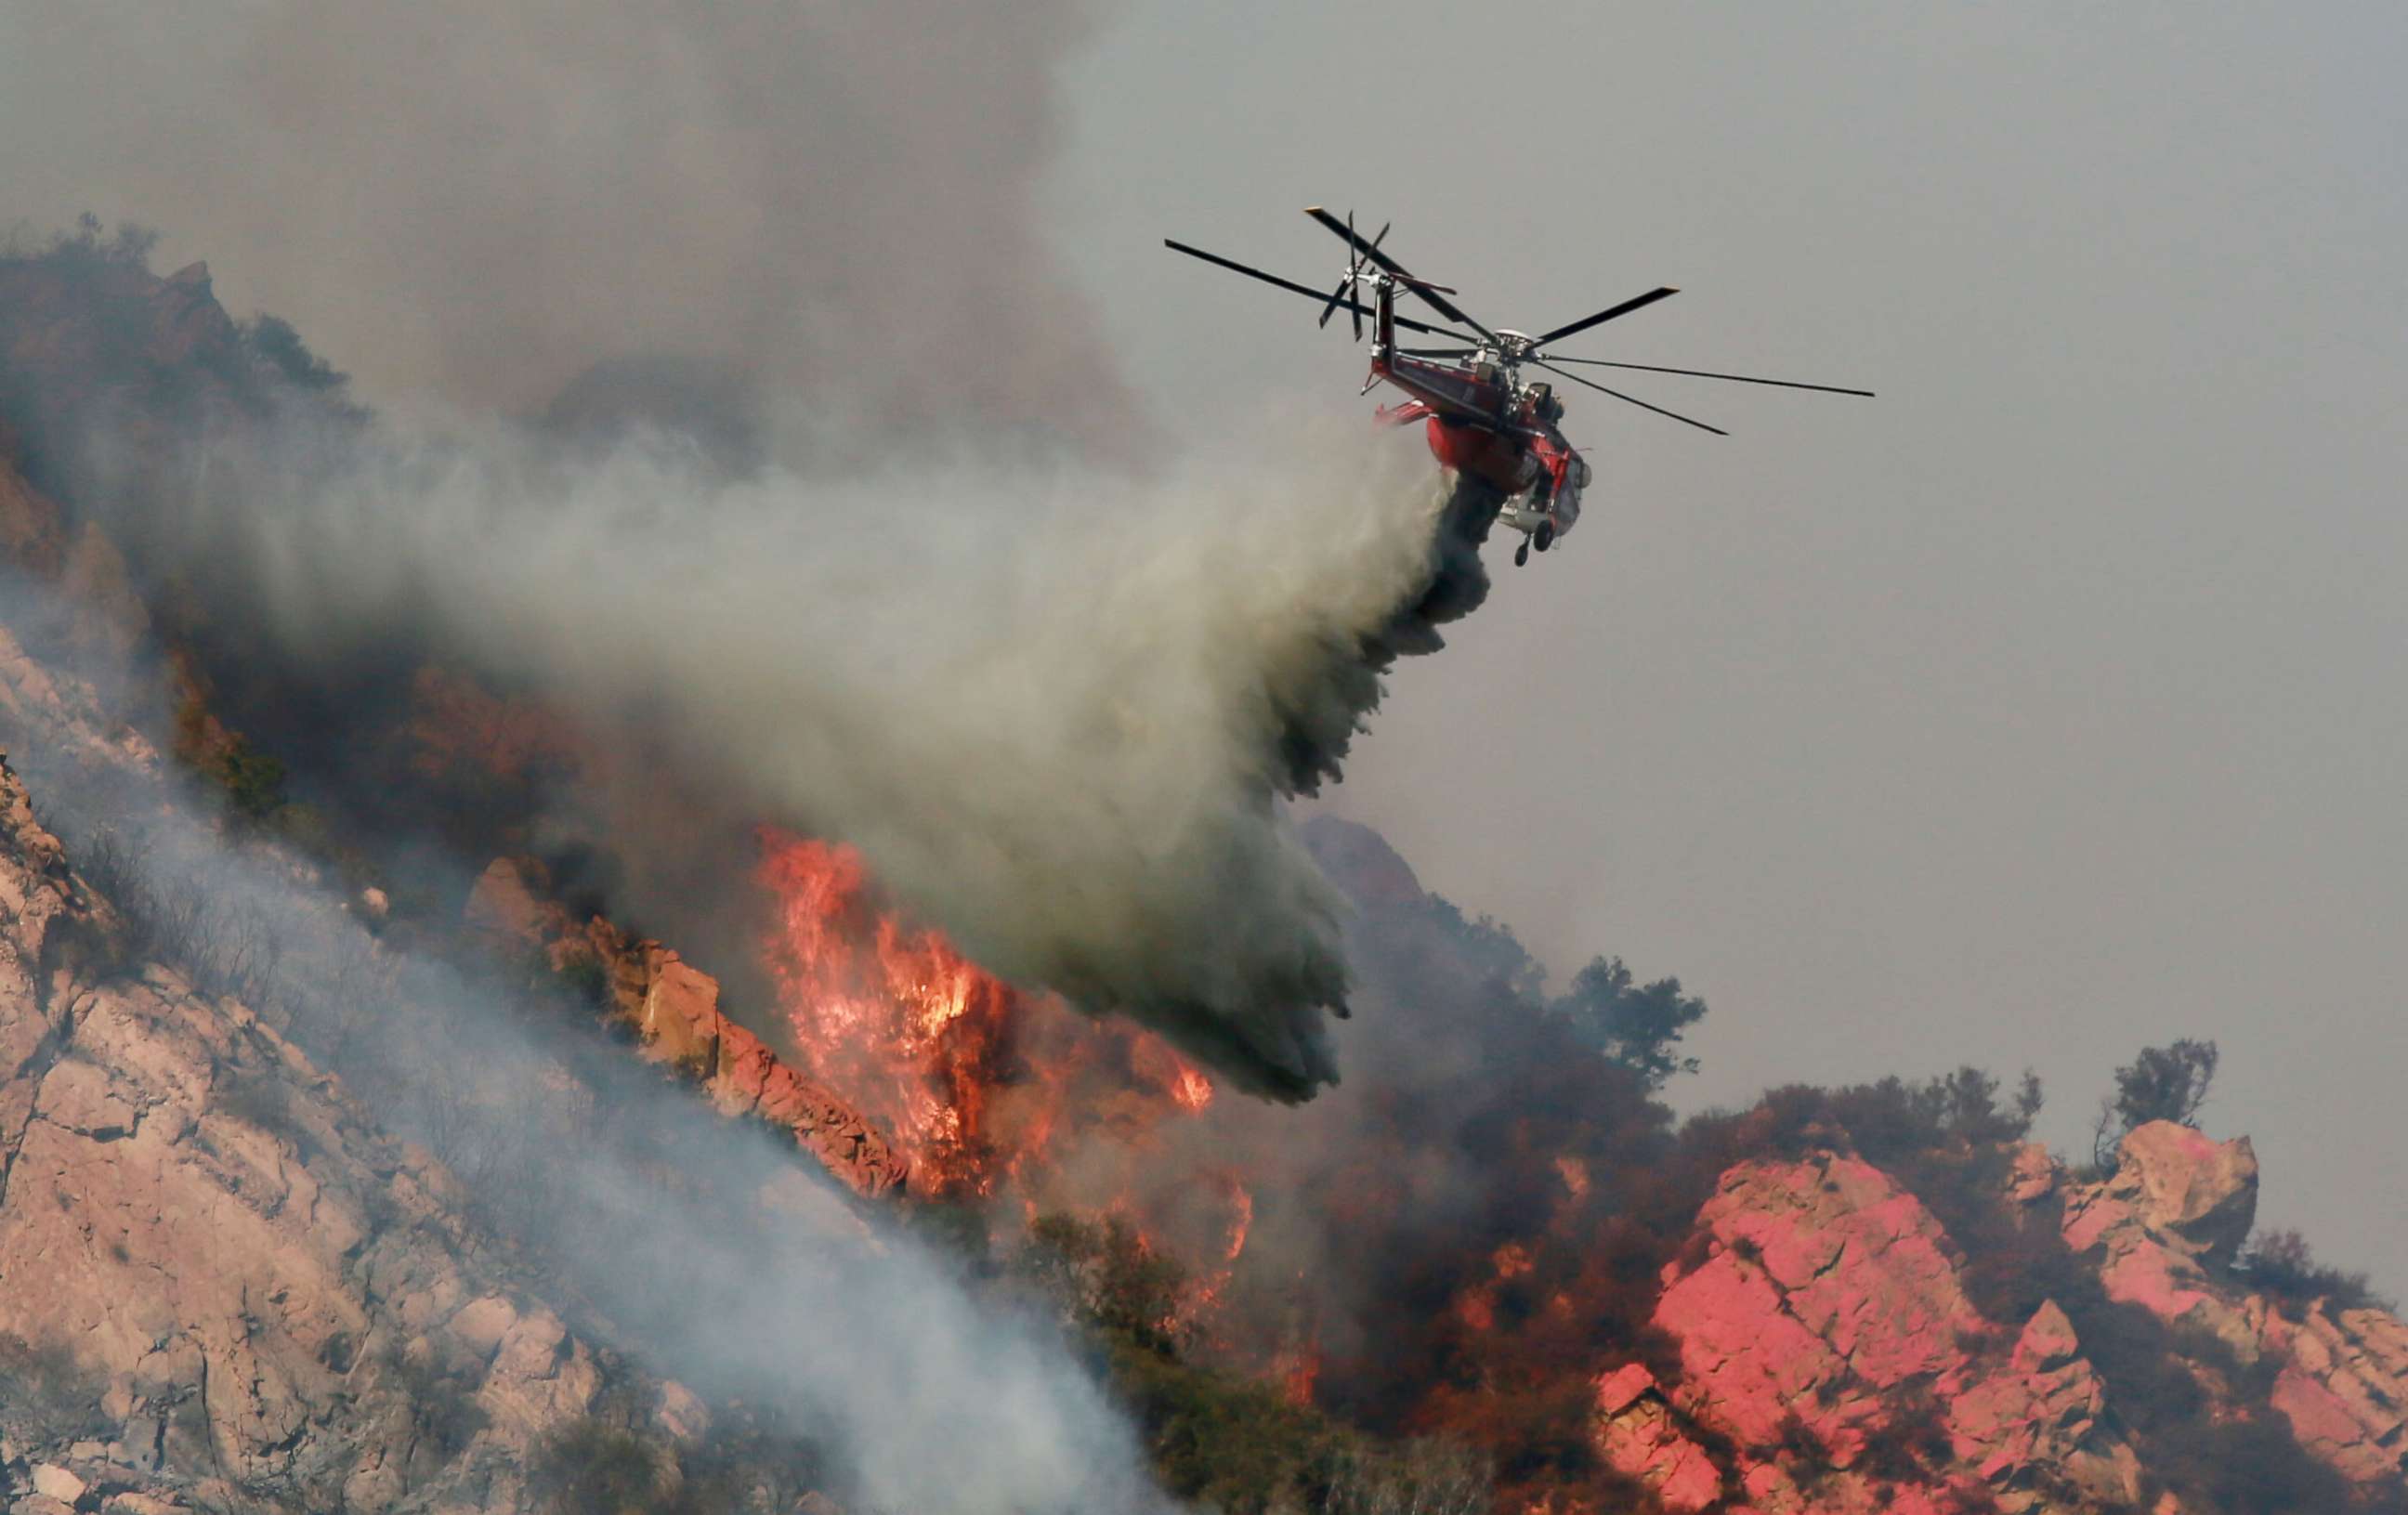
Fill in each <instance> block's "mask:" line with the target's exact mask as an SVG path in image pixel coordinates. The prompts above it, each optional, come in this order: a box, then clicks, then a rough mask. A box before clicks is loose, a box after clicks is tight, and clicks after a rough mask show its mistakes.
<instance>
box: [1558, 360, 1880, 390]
mask: <svg viewBox="0 0 2408 1515" xmlns="http://www.w3.org/2000/svg"><path fill="white" fill-rule="evenodd" d="M1547 361H1548V362H1549V363H1584V364H1590V365H1592V366H1594V367H1598V368H1636V369H1638V370H1639V371H1640V372H1641V373H1648V374H1686V375H1687V376H1688V377H1689V378H1691V379H1728V380H1730V382H1732V383H1734V384H1777V385H1779V386H1780V387H1781V388H1783V389H1785V390H1813V391H1815V392H1817V393H1823V394H1861V395H1863V396H1864V397H1865V398H1866V399H1868V400H1870V399H1871V398H1872V397H1873V392H1872V391H1871V390H1843V389H1842V388H1840V387H1839V386H1838V385H1836V384H1800V383H1799V382H1798V381H1797V380H1796V379H1751V378H1750V377H1748V376H1747V375H1745V374H1710V373H1708V372H1706V371H1705V370H1704V369H1702V368H1658V367H1656V365H1655V364H1652V363H1609V362H1607V361H1606V360H1605V359H1603V358H1567V357H1563V356H1561V355H1559V354H1556V353H1553V352H1550V353H1548V354H1547Z"/></svg>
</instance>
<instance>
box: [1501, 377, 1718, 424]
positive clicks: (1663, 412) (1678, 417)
mask: <svg viewBox="0 0 2408 1515" xmlns="http://www.w3.org/2000/svg"><path fill="white" fill-rule="evenodd" d="M1523 361H1524V362H1526V363H1531V364H1537V365H1538V366H1539V367H1541V368H1544V369H1545V370H1546V371H1547V372H1549V373H1551V374H1560V375H1562V377H1564V378H1566V379H1570V380H1571V381H1572V382H1573V383H1575V384H1588V387H1589V388H1591V389H1593V390H1596V391H1597V392H1598V393H1601V394H1611V395H1613V397H1614V398H1615V399H1617V400H1622V401H1625V402H1627V403H1628V404H1631V405H1635V406H1637V407H1639V408H1640V409H1641V410H1653V411H1655V412H1656V414H1657V415H1659V416H1670V417H1671V418H1672V419H1673V420H1674V421H1677V422H1681V423H1682V424H1683V425H1684V426H1695V427H1696V428H1698V430H1699V431H1701V432H1712V433H1713V434H1714V435H1715V436H1729V435H1730V433H1728V432H1727V431H1725V430H1723V429H1722V428H1721V427H1720V426H1709V425H1707V424H1706V423H1705V422H1702V421H1696V420H1692V419H1691V418H1690V417H1687V416H1684V415H1683V414H1681V412H1679V411H1678V410H1667V409H1665V408H1664V407H1662V406H1660V405H1649V404H1648V403H1647V402H1646V401H1644V400H1641V399H1636V398H1633V397H1632V396H1630V395H1627V394H1625V393H1622V392H1621V391H1620V390H1610V389H1607V388H1606V387H1605V386H1604V385H1602V384H1594V383H1590V382H1589V380H1587V379H1583V378H1582V377H1581V376H1580V375H1578V374H1575V373H1570V372H1568V371H1566V370H1564V369H1561V368H1558V367H1556V366H1555V364H1552V363H1546V362H1542V361H1541V360H1540V359H1537V358H1527V359H1524V360H1523Z"/></svg>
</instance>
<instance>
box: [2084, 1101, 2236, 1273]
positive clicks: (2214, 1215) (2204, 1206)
mask: <svg viewBox="0 0 2408 1515" xmlns="http://www.w3.org/2000/svg"><path fill="white" fill-rule="evenodd" d="M2119 1153H2120V1156H2119V1161H2118V1164H2117V1166H2116V1169H2115V1176H2114V1179H2110V1180H2109V1183H2108V1188H2109V1191H2110V1192H2111V1193H2116V1194H2118V1195H2119V1196H2121V1195H2129V1196H2130V1201H2131V1203H2132V1204H2133V1208H2134V1210H2135V1213H2136V1214H2137V1216H2138V1218H2139V1220H2140V1222H2141V1223H2142V1224H2143V1225H2144V1226H2146V1227H2147V1228H2148V1229H2149V1231H2150V1233H2151V1234H2152V1235H2153V1236H2155V1237H2156V1238H2157V1240H2158V1241H2160V1242H2162V1243H2163V1244H2165V1245H2166V1246H2168V1247H2170V1248H2172V1249H2173V1250H2175V1251H2182V1252H2186V1253H2187V1254H2189V1255H2190V1256H2193V1257H2196V1258H2199V1259H2200V1260H2201V1261H2202V1262H2204V1263H2207V1264H2209V1265H2215V1264H2220V1263H2226V1262H2229V1261H2231V1259H2232V1257H2233V1255H2234V1254H2235V1253H2237V1252H2238V1251H2240V1250H2241V1244H2242V1243H2243V1241H2245V1240H2246V1239H2248V1236H2249V1228H2250V1227H2251V1225H2252V1224H2254V1223H2255V1222H2256V1221H2257V1151H2255V1149H2253V1148H2252V1147H2251V1146H2250V1144H2249V1138H2248V1137H2246V1136H2237V1137H2235V1138H2234V1139H2232V1140H2230V1141H2226V1142H2217V1141H2211V1140H2209V1139H2208V1138H2207V1137H2206V1136H2203V1135H2201V1134H2200V1132H2198V1131H2196V1130H2193V1129H2192V1128H2191V1127H2189V1126H2186V1125H2176V1124H2175V1123H2174V1122H2171V1121H2152V1122H2149V1123H2148V1124H2146V1125H2144V1126H2141V1127H2139V1128H2138V1129H2136V1130H2134V1131H2133V1132H2131V1133H2130V1134H2129V1135H2128V1136H2125V1138H2124V1142H2123V1146H2122V1147H2121V1148H2120V1149H2119Z"/></svg>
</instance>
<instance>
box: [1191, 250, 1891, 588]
mask: <svg viewBox="0 0 2408 1515" xmlns="http://www.w3.org/2000/svg"><path fill="white" fill-rule="evenodd" d="M1305 214H1306V215H1308V216H1311V217H1312V219H1313V220H1315V221H1317V222H1320V223H1321V224H1322V225H1324V226H1326V227H1327V228H1329V230H1330V231H1332V232H1334V233H1335V234H1337V236H1339V237H1340V239H1341V240H1343V241H1344V242H1345V243H1346V245H1347V249H1348V258H1347V263H1346V272H1345V274H1344V276H1343V277H1342V278H1340V279H1339V281H1338V287H1337V288H1336V289H1334V290H1332V291H1330V292H1329V293H1327V294H1326V295H1325V294H1323V293H1322V292H1321V291H1319V290H1316V289H1312V288H1310V287H1308V286H1306V285H1303V284H1299V283H1297V282H1296V281H1295V280H1293V279H1282V278H1280V277H1278V276H1277V275H1275V274H1267V273H1264V272H1263V271H1262V270H1261V269H1259V268H1249V267H1247V266H1246V265H1245V264H1241V263H1237V262H1234V261H1232V260H1230V259H1227V258H1224V257H1222V256H1220V255H1219V254H1218V253H1212V252H1207V251H1205V250H1203V249H1201V248H1196V247H1190V246H1188V245H1187V244H1186V243H1184V242H1178V241H1173V240H1171V239H1170V238H1168V237H1165V238H1164V239H1163V245H1164V246H1165V247H1168V248H1169V249H1170V250H1172V251H1174V252H1184V253H1186V254H1187V255H1188V256H1189V257H1191V258H1201V259H1203V260H1204V261H1205V262H1206V263H1209V264H1218V265H1219V266H1221V267H1223V268H1226V269H1229V270H1230V271H1232V272H1234V273H1240V274H1243V275H1245V276H1246V277H1247V278H1249V279H1261V280H1262V281H1263V282H1264V283H1266V284H1271V285H1276V286H1277V287H1279V288H1280V289H1283V290H1288V291H1291V292H1293V293H1297V294H1301V295H1303V296H1305V297H1306V298H1307V299H1310V300H1318V301H1321V302H1322V307H1321V324H1322V325H1324V326H1326V325H1328V324H1329V318H1330V317H1331V316H1333V315H1336V314H1337V313H1338V312H1339V311H1340V310H1341V309H1342V310H1345V311H1346V312H1347V313H1348V314H1349V315H1350V316H1351V317H1352V318H1353V320H1354V323H1355V340H1357V341H1360V340H1362V337H1363V318H1364V317H1365V316H1367V315H1368V316H1369V317H1370V318H1371V377H1370V378H1369V379H1365V380H1364V382H1363V393H1366V394H1368V393H1370V392H1371V387H1372V386H1373V385H1374V384H1377V383H1379V382H1380V381H1381V380H1383V379H1385V380H1387V381H1388V382H1389V383H1391V384H1394V385H1396V386H1397V387H1398V389H1400V390H1403V391H1404V392H1405V393H1406V394H1407V395H1409V396H1410V398H1408V399H1407V400H1406V401H1405V403H1404V404H1402V405H1398V406H1394V407H1391V406H1382V407H1380V408H1379V410H1378V412H1377V414H1378V418H1379V419H1380V420H1381V421H1383V422H1386V423H1388V424H1389V425H1394V426H1402V425H1405V424H1408V423H1410V422H1416V421H1419V422H1426V428H1427V435H1428V436H1429V448H1430V451H1431V452H1432V453H1433V454H1435V455H1436V456H1437V458H1438V461H1439V463H1440V464H1441V465H1443V466H1445V467H1447V468H1449V469H1452V470H1453V471H1454V472H1455V479H1456V497H1455V511H1456V512H1458V514H1459V516H1460V517H1461V519H1462V520H1463V522H1464V526H1465V527H1466V528H1467V529H1468V532H1469V536H1470V538H1471V540H1473V541H1475V542H1477V541H1480V540H1482V539H1484V537H1485V536H1487V532H1488V527H1489V525H1490V524H1491V523H1493V522H1498V521H1501V522H1504V523H1505V524H1506V525H1508V526H1511V527H1512V528H1513V529H1514V530H1515V531H1518V532H1520V533H1522V535H1523V540H1522V542H1521V544H1520V545H1519V546H1518V547H1516V548H1515V549H1514V550H1513V562H1514V563H1515V565H1522V564H1526V563H1527V562H1529V560H1530V550H1531V549H1532V548H1536V549H1537V550H1540V551H1541V552H1544V551H1545V550H1547V549H1548V548H1550V547H1552V546H1554V545H1555V539H1556V538H1557V537H1560V536H1563V535H1564V534H1565V533H1566V532H1568V531H1570V530H1571V529H1572V523H1573V522H1576V521H1578V520H1579V519H1580V497H1581V491H1582V490H1583V489H1584V488H1586V487H1587V485H1588V482H1589V466H1588V463H1587V461H1586V460H1585V459H1584V458H1582V456H1581V455H1580V450H1579V449H1577V448H1575V447H1573V446H1572V445H1571V444H1570V442H1568V441H1566V440H1565V439H1564V434H1563V432H1562V430H1561V429H1560V428H1559V427H1558V426H1557V424H1556V422H1559V421H1561V420H1562V419H1563V413H1564V406H1563V402H1562V401H1561V400H1559V399H1557V398H1556V397H1555V386H1554V385H1552V384H1550V383H1547V382H1546V381H1544V380H1536V381H1532V382H1527V383H1526V382H1525V381H1524V380H1523V378H1522V369H1523V368H1524V367H1525V366H1526V365H1527V366H1529V367H1534V368H1543V369H1545V370H1546V371H1547V372H1549V373H1551V374H1554V375H1555V376H1556V377H1557V378H1560V379H1570V380H1571V381H1572V382H1573V383H1575V384H1585V385H1587V386H1588V387H1589V388H1590V389H1593V390H1597V391H1598V392H1600V393H1606V394H1611V395H1613V397H1614V398H1615V399H1617V400H1621V401H1623V402H1625V403H1626V404H1628V405H1635V406H1637V407H1640V408H1641V409H1642V410H1653V411H1655V412H1656V414H1657V415H1659V416H1669V417H1670V418H1671V419H1672V420H1674V421H1677V422H1682V423H1683V424H1684V425H1689V426H1695V427H1697V428H1698V429H1699V431H1708V432H1713V434H1714V435H1715V436H1729V435H1730V434H1729V433H1727V432H1726V431H1724V430H1722V429H1721V428H1720V427H1718V426H1709V425H1707V424H1706V423H1705V422H1702V421H1699V420H1696V419H1694V418H1692V417H1689V416H1684V415H1682V414H1681V413H1679V412H1678V411H1674V410H1667V409H1665V408H1664V407H1661V406H1656V405H1650V404H1648V403H1647V402H1646V401H1644V400H1641V399H1639V398H1637V397H1636V396H1633V395H1628V394H1625V393H1622V392H1621V391H1620V390H1614V389H1607V388H1606V387H1605V386H1604V385H1603V384H1599V383H1597V382H1595V381H1593V380H1591V379H1584V378H1582V377H1581V376H1580V375H1578V374H1574V373H1567V372H1566V371H1565V370H1563V369H1562V368H1559V367H1557V366H1555V365H1556V364H1566V363H1570V364H1584V365H1586V366H1592V367H1598V368H1632V369H1638V370H1641V371H1643V372H1646V373H1651V374H1680V375H1684V376H1685V377H1687V378H1690V379H1726V380H1728V381H1729V382H1732V383H1737V384H1770V385H1774V386H1777V387H1779V388H1782V389H1799V390H1814V391H1817V392H1819V393H1825V394H1860V395H1864V396H1867V397H1868V398H1870V397H1871V394H1872V391H1871V390H1856V389H1841V388H1839V387H1838V386H1836V385H1831V384H1800V383H1798V382H1796V381H1794V380H1791V379H1756V378H1751V377H1749V376H1748V375H1745V374H1714V373H1707V372H1704V371H1703V370H1701V369H1697V368H1664V367H1658V366H1656V365H1655V364H1644V363H1613V362H1609V361H1607V360H1606V359H1603V358H1569V357H1563V356H1560V355H1558V354H1555V353H1550V352H1545V351H1544V350H1545V349H1546V348H1548V347H1550V346H1551V345H1553V344H1554V343H1556V342H1559V341H1562V340H1563V339H1564V338H1565V337H1567V336H1574V335H1576V334H1578V333H1581V332H1584V331H1587V330H1588V329H1589V328H1590V327H1592V326H1598V325H1601V324H1603V323H1604V322H1609V321H1612V320H1613V319H1614V318H1615V317H1617V316H1627V315H1628V314H1630V312H1632V311H1634V310H1638V309H1641V308H1643V307H1647V306H1651V305H1654V304H1655V303H1656V301H1658V300H1661V299H1664V298H1666V297H1668V296H1670V295H1672V294H1676V293H1679V292H1678V291H1677V290H1671V289H1655V290H1650V291H1648V292H1647V293H1644V294H1641V295H1636V296H1634V297H1632V298H1630V299H1627V300H1625V301H1623V302H1622V303H1621V304H1620V305H1615V306H1608V307H1606V308H1605V309H1603V310H1600V311H1598V312H1597V313H1596V314H1595V315H1593V316H1584V317H1582V318H1581V319H1580V320H1578V321H1575V322H1568V323H1566V324H1564V325H1561V326H1558V327H1556V328H1555V329H1554V330H1553V331H1549V332H1541V334H1539V335H1538V336H1530V335H1529V334H1528V333H1527V332H1517V331H1513V330H1511V329H1509V328H1506V327H1498V329H1496V330H1494V331H1491V330H1490V329H1489V328H1488V327H1486V326H1484V325H1482V324H1481V323H1480V322H1476V321H1474V320H1472V319H1471V317H1470V316H1469V315H1468V314H1466V313H1465V312H1464V311H1463V310H1462V309H1461V308H1459V307H1456V306H1455V304H1454V302H1452V301H1451V300H1449V299H1448V298H1447V296H1449V295H1451V294H1454V293H1456V292H1455V291H1454V290H1452V289H1449V288H1448V287H1446V286H1445V285H1443V284H1432V283H1430V282H1428V281H1427V280H1426V279H1415V278H1414V277H1413V276H1412V275H1411V274H1409V273H1407V272H1406V271H1405V269H1404V265H1403V264H1399V263H1398V262H1397V260H1396V259H1394V258H1392V257H1389V256H1388V255H1387V254H1386V253H1384V252H1383V251H1381V250H1380V244H1381V243H1382V242H1383V241H1384V240H1385V239H1386V238H1387V236H1388V231H1389V227H1390V226H1393V225H1394V224H1395V223H1394V222H1390V223H1388V225H1383V226H1382V227H1381V228H1380V231H1379V235H1378V236H1373V237H1371V238H1370V239H1369V241H1366V240H1365V239H1364V238H1363V237H1362V236H1358V235H1357V234H1356V232H1355V215H1354V212H1353V211H1349V212H1347V215H1346V219H1345V220H1344V221H1342V222H1341V221H1340V220H1339V219H1338V218H1337V217H1335V216H1333V215H1331V214H1330V213H1329V212H1328V211H1326V210H1325V209H1323V208H1322V207H1319V206H1311V207H1307V208H1306V210H1305ZM1366 284H1368V285H1369V286H1370V288H1371V294H1372V303H1371V304H1370V305H1369V306H1368V307H1367V306H1365V305H1364V304H1363V303H1362V302H1361V301H1360V300H1358V299H1356V298H1355V293H1354V292H1355V291H1356V290H1357V289H1359V288H1361V287H1362V286H1364V285H1366ZM1398 290H1403V291H1405V292H1406V293H1410V294H1412V295H1413V296H1414V297H1415V298H1417V299H1419V300H1420V301H1421V302H1422V303H1423V304H1425V305H1426V306H1428V307H1430V308H1431V309H1432V310H1434V311H1436V312H1438V314H1439V315H1441V316H1442V317H1444V318H1445V319H1446V320H1447V321H1450V322H1454V323H1455V325H1456V326H1469V327H1470V328H1471V330H1470V331H1469V332H1462V331H1456V330H1454V329H1452V328H1450V327H1446V326H1438V325H1432V324H1430V323H1428V322H1421V321H1414V320H1412V319H1410V318H1408V317H1405V316H1400V315H1398V314H1397V309H1396V304H1397V292H1398ZM1398 327H1402V328H1403V329H1405V330H1406V331H1410V332H1422V333H1426V334H1427V335H1429V336H1441V337H1446V338H1448V339H1450V340H1451V341H1452V342H1453V343H1455V344H1456V345H1455V346H1450V347H1426V348H1400V347H1398V346H1397V329H1398ZM1542 354H1543V355H1542Z"/></svg>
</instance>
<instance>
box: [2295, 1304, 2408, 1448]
mask: <svg viewBox="0 0 2408 1515" xmlns="http://www.w3.org/2000/svg"><path fill="white" fill-rule="evenodd" d="M2266 1337H2267V1340H2268V1343H2269V1347H2270V1350H2271V1351H2274V1352H2276V1353H2277V1354H2278V1355H2279V1356H2281V1357H2283V1358H2285V1359H2287V1361H2286V1365H2285V1366H2284V1368H2283V1371H2282V1373H2281V1375H2280V1376H2279V1377H2278V1378H2277V1379H2275V1381H2274V1394H2273V1401H2274V1408H2276V1409H2279V1410H2281V1411H2282V1412H2283V1414H2284V1416H2285V1417H2286V1419H2288V1420H2289V1421H2290V1422H2291V1431H2292V1434H2293V1435H2294V1436H2298V1437H2299V1439H2300V1445H2301V1446H2303V1447H2305V1448H2307V1449H2308V1451H2311V1452H2313V1453H2315V1455H2316V1456H2317V1457H2319V1458H2321V1459H2323V1460H2324V1461H2325V1462H2326V1463H2328V1464H2329V1465H2332V1466H2333V1467H2335V1468H2338V1469H2339V1470H2340V1471H2341V1472H2343V1474H2345V1475H2347V1476H2348V1477H2350V1478H2352V1479H2358V1481H2360V1482H2376V1481H2380V1480H2387V1479H2397V1478H2398V1477H2399V1476H2400V1474H2401V1469H2402V1465H2403V1458H2408V1325H2403V1324H2402V1323H2401V1321H2400V1319H2399V1318H2398V1317H2397V1316H2395V1315H2393V1314H2391V1313H2390V1312H2389V1311H2387V1310H2380V1309H2373V1308H2357V1309H2345V1310H2340V1311H2333V1310H2331V1309H2330V1308H2329V1307H2328V1306H2327V1305H2326V1303H2325V1302H2323V1301H2318V1302H2317V1303H2316V1304H2315V1305H2314V1306H2312V1307H2310V1308H2308V1309H2307V1311H2306V1312H2305V1313H2304V1314H2303V1315H2302V1316H2301V1317H2300V1320H2299V1321H2298V1322H2296V1323H2295V1322H2292V1321H2291V1320H2289V1319H2288V1318H2286V1317H2285V1316H2282V1315H2279V1314H2278V1315H2275V1316H2272V1318H2270V1319H2269V1321H2268V1322H2267V1331H2266Z"/></svg>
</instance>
